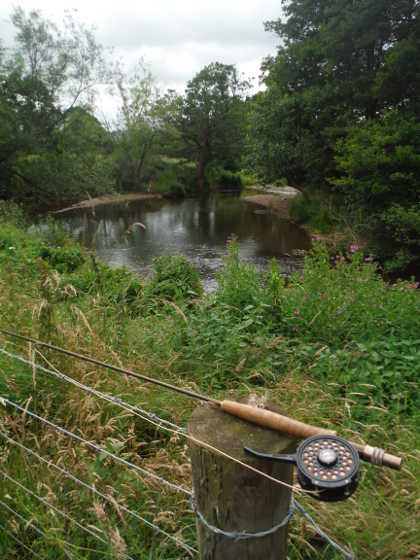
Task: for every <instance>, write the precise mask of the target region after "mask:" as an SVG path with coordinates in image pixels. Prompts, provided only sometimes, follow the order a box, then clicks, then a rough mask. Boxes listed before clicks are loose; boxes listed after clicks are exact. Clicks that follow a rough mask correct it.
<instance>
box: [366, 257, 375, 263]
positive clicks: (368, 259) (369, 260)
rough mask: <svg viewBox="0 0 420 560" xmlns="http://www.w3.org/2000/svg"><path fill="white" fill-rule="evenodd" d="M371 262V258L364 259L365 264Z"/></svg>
mask: <svg viewBox="0 0 420 560" xmlns="http://www.w3.org/2000/svg"><path fill="white" fill-rule="evenodd" d="M372 261H373V258H372V257H366V258H365V262H367V263H370V262H372Z"/></svg>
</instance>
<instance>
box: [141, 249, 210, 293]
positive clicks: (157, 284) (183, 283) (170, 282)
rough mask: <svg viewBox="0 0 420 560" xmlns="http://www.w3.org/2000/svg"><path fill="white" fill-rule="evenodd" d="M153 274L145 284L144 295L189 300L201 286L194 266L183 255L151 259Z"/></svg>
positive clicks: (198, 291)
mask: <svg viewBox="0 0 420 560" xmlns="http://www.w3.org/2000/svg"><path fill="white" fill-rule="evenodd" d="M153 266H154V270H155V273H154V276H153V278H152V279H151V280H150V281H149V282H148V283H147V284H146V286H145V291H144V295H145V298H146V299H147V298H148V297H157V298H163V299H167V300H169V301H185V300H191V299H192V298H195V297H197V296H199V295H201V293H202V291H203V288H202V286H201V283H200V277H199V275H198V272H197V270H196V269H195V268H194V266H193V265H192V264H191V263H190V262H189V261H188V260H187V259H186V258H185V257H183V256H180V255H177V256H174V255H165V256H162V257H158V258H156V259H154V261H153Z"/></svg>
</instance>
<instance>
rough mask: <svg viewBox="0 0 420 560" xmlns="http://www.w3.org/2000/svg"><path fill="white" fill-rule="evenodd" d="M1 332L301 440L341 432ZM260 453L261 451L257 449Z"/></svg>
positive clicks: (395, 464)
mask: <svg viewBox="0 0 420 560" xmlns="http://www.w3.org/2000/svg"><path fill="white" fill-rule="evenodd" d="M0 332H1V333H3V334H5V335H7V336H10V337H12V338H16V339H19V340H23V341H26V342H31V343H32V344H35V345H37V346H42V347H44V348H48V349H50V350H54V351H56V352H60V353H62V354H66V355H68V356H72V357H74V358H77V359H79V360H83V361H85V362H88V363H91V364H95V365H98V366H100V367H104V368H107V369H110V370H113V371H116V372H118V373H122V374H124V375H127V376H129V377H133V378H135V379H139V380H141V381H146V382H147V383H151V384H154V385H158V386H160V387H164V388H165V389H168V390H171V391H175V392H177V393H180V394H183V395H186V396H187V397H191V398H194V399H197V400H201V401H203V402H207V403H210V404H212V405H214V406H217V407H219V408H220V409H221V410H223V411H224V412H226V413H228V414H231V415H232V416H235V417H237V418H241V419H242V420H245V421H247V422H251V423H253V424H257V425H259V426H261V427H264V428H269V429H271V430H275V431H277V432H280V433H286V434H289V435H291V436H294V437H296V438H299V439H306V438H311V437H314V436H332V437H338V436H337V432H336V431H335V430H328V429H325V428H321V427H318V426H312V425H310V424H305V423H303V422H300V421H298V420H294V419H293V418H290V417H288V416H285V415H282V414H279V413H277V412H272V411H270V410H266V409H263V408H260V407H255V406H251V405H247V404H242V403H238V402H235V401H231V400H218V399H214V398H211V397H209V396H207V395H203V394H201V393H198V392H197V391H192V390H190V389H185V388H183V387H178V386H176V385H173V384H172V383H168V382H165V381H161V380H160V379H156V378H154V377H149V376H147V375H144V374H141V373H137V372H135V371H133V370H131V369H127V368H123V367H120V366H115V365H112V364H109V363H107V362H103V361H101V360H98V359H96V358H92V357H90V356H86V355H84V354H80V353H78V352H73V351H72V350H68V349H66V348H62V347H60V346H56V345H54V344H50V343H48V342H43V341H41V340H38V339H36V338H33V337H30V336H26V335H22V334H19V333H16V332H13V331H10V330H8V329H4V328H2V327H0ZM348 443H349V444H350V445H351V446H352V447H353V448H355V449H356V450H357V452H358V455H359V456H360V458H361V459H363V460H364V461H367V462H369V463H371V464H373V465H376V466H386V467H389V468H392V469H396V470H400V469H401V466H402V458H401V457H398V456H395V455H391V454H390V453H387V452H386V451H384V450H383V449H380V448H378V447H373V446H371V445H368V444H360V443H355V442H348ZM254 454H257V455H258V453H257V452H254Z"/></svg>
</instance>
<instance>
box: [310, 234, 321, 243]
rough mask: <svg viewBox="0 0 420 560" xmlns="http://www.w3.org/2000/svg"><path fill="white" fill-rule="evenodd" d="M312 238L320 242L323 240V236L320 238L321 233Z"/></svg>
mask: <svg viewBox="0 0 420 560" xmlns="http://www.w3.org/2000/svg"><path fill="white" fill-rule="evenodd" d="M312 240H313V241H318V242H319V241H321V238H320V236H319V235H315V236H314V237H312Z"/></svg>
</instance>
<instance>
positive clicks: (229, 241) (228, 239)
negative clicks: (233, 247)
mask: <svg viewBox="0 0 420 560" xmlns="http://www.w3.org/2000/svg"><path fill="white" fill-rule="evenodd" d="M231 243H232V239H231V238H230V237H228V238H227V239H226V245H230V244H231Z"/></svg>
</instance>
